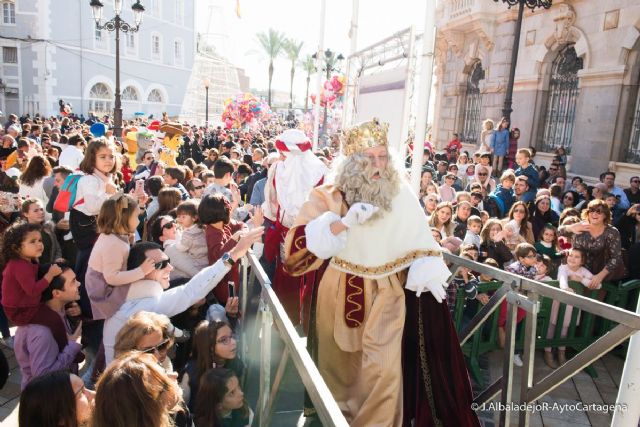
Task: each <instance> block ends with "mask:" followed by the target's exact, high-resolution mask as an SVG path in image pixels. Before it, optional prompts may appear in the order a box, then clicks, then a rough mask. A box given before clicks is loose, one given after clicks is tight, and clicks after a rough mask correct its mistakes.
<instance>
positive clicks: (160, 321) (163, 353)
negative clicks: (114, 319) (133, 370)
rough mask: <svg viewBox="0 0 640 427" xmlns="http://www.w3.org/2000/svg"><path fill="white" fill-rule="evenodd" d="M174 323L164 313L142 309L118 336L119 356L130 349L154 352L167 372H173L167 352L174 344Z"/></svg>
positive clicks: (131, 318)
mask: <svg viewBox="0 0 640 427" xmlns="http://www.w3.org/2000/svg"><path fill="white" fill-rule="evenodd" d="M172 330H173V325H172V324H171V322H170V321H169V318H168V317H167V316H165V315H164V314H158V313H152V312H150V311H140V312H138V313H136V314H134V315H133V316H131V317H130V318H129V320H127V323H125V324H124V326H123V327H122V329H120V331H119V332H118V335H117V336H116V345H115V346H114V348H113V349H114V352H115V356H116V357H118V356H120V355H122V354H125V353H127V352H129V351H141V352H143V353H148V354H152V355H153V356H155V358H156V359H157V360H158V363H159V364H160V366H162V367H163V368H164V370H165V372H173V366H172V365H171V359H169V358H168V357H167V353H168V351H169V349H170V348H171V346H172V345H173V333H172Z"/></svg>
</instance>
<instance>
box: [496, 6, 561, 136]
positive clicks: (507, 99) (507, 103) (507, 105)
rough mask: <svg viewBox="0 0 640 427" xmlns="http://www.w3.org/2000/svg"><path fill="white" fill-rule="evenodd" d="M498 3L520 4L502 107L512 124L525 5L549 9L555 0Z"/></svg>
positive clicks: (533, 8)
mask: <svg viewBox="0 0 640 427" xmlns="http://www.w3.org/2000/svg"><path fill="white" fill-rule="evenodd" d="M493 1H495V2H496V3H497V2H499V1H502V2H503V3H507V4H508V5H509V9H511V7H512V6H515V5H516V4H517V5H518V19H517V21H516V29H515V32H514V37H513V48H512V49H511V69H510V70H509V82H508V83H507V93H506V94H505V96H504V106H503V107H502V116H503V117H506V118H507V120H509V124H511V112H512V111H513V109H512V108H511V104H512V103H513V82H514V80H515V76H516V64H517V63H518V49H519V47H520V31H521V29H522V16H523V15H524V8H525V6H526V7H528V8H529V9H531V10H535V9H537V8H545V9H549V8H550V7H551V3H552V2H553V0H493Z"/></svg>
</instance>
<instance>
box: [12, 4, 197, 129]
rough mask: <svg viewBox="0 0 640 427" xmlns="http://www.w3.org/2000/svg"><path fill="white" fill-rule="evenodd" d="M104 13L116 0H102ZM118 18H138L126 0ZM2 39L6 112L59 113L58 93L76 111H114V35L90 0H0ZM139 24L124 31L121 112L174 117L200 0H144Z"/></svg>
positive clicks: (107, 15)
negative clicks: (99, 22) (99, 24)
mask: <svg viewBox="0 0 640 427" xmlns="http://www.w3.org/2000/svg"><path fill="white" fill-rule="evenodd" d="M103 3H104V10H103V16H104V18H105V19H110V18H111V17H113V15H114V13H113V0H103ZM122 3H123V7H122V14H121V17H122V18H123V19H124V20H125V21H127V22H128V23H131V24H133V23H134V19H133V13H132V11H131V5H132V4H133V3H135V1H134V0H124V1H123V2H122ZM0 4H1V6H2V10H1V12H2V16H1V20H0V46H2V51H3V52H2V53H3V58H2V59H3V61H2V64H1V65H2V66H1V68H0V78H1V79H2V86H3V87H4V90H3V91H2V92H3V95H4V96H2V95H1V94H0V108H1V109H2V111H3V112H4V113H5V114H9V113H18V114H24V113H30V114H34V113H38V112H39V113H41V114H45V115H53V114H58V112H59V107H58V101H59V100H60V99H62V100H64V101H65V102H68V103H70V104H72V106H73V111H74V113H76V114H81V113H82V114H84V115H85V116H86V115H87V114H88V113H90V112H93V113H95V114H98V115H100V114H111V113H112V112H113V103H114V93H115V34H114V33H110V32H108V31H106V30H102V31H100V30H97V29H96V26H95V21H94V20H93V16H92V13H91V7H90V6H89V1H88V0H55V1H54V0H1V1H0ZM143 4H144V6H145V9H146V11H145V13H144V16H143V22H142V25H141V26H140V31H139V32H136V33H129V34H124V33H121V34H120V89H121V92H122V108H123V117H124V118H129V117H132V116H133V115H134V114H135V113H143V114H144V115H146V116H148V115H151V114H153V115H154V116H156V117H160V115H161V114H162V112H165V111H166V112H167V113H168V114H169V116H173V117H177V116H179V114H180V112H181V108H182V106H183V102H184V98H185V94H186V92H187V91H186V88H187V85H188V83H189V79H190V78H191V74H192V68H193V64H194V57H195V51H196V49H195V42H196V37H195V34H196V33H195V28H194V27H195V5H194V4H195V2H194V1H189V0H146V1H144V2H143Z"/></svg>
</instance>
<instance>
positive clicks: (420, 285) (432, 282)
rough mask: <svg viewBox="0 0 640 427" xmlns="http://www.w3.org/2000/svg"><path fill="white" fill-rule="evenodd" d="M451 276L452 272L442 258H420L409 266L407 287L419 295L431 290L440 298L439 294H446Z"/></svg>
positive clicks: (441, 295)
mask: <svg viewBox="0 0 640 427" xmlns="http://www.w3.org/2000/svg"><path fill="white" fill-rule="evenodd" d="M449 276H451V272H450V271H449V269H448V268H447V265H446V264H445V263H444V260H443V259H442V258H440V257H435V256H430V257H423V258H418V259H417V260H415V261H413V262H412V263H411V266H410V267H409V275H408V277H407V284H406V285H405V288H406V289H409V290H410V291H414V292H415V293H416V294H417V295H418V296H420V294H421V293H423V292H431V293H433V294H434V295H433V296H434V297H435V298H436V299H438V297H439V296H440V297H443V296H444V289H445V288H446V287H447V279H448V278H449Z"/></svg>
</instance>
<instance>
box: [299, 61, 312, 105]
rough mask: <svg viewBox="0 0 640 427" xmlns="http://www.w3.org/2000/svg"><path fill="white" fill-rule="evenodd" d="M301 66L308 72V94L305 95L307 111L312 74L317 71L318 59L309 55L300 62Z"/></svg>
mask: <svg viewBox="0 0 640 427" xmlns="http://www.w3.org/2000/svg"><path fill="white" fill-rule="evenodd" d="M300 66H301V67H302V69H303V70H304V71H306V72H307V95H306V96H305V97H304V110H305V111H307V110H308V109H309V84H310V83H311V75H312V74H314V73H315V72H316V61H315V59H313V57H312V56H311V55H307V56H306V57H305V58H304V60H303V61H301V62H300Z"/></svg>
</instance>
